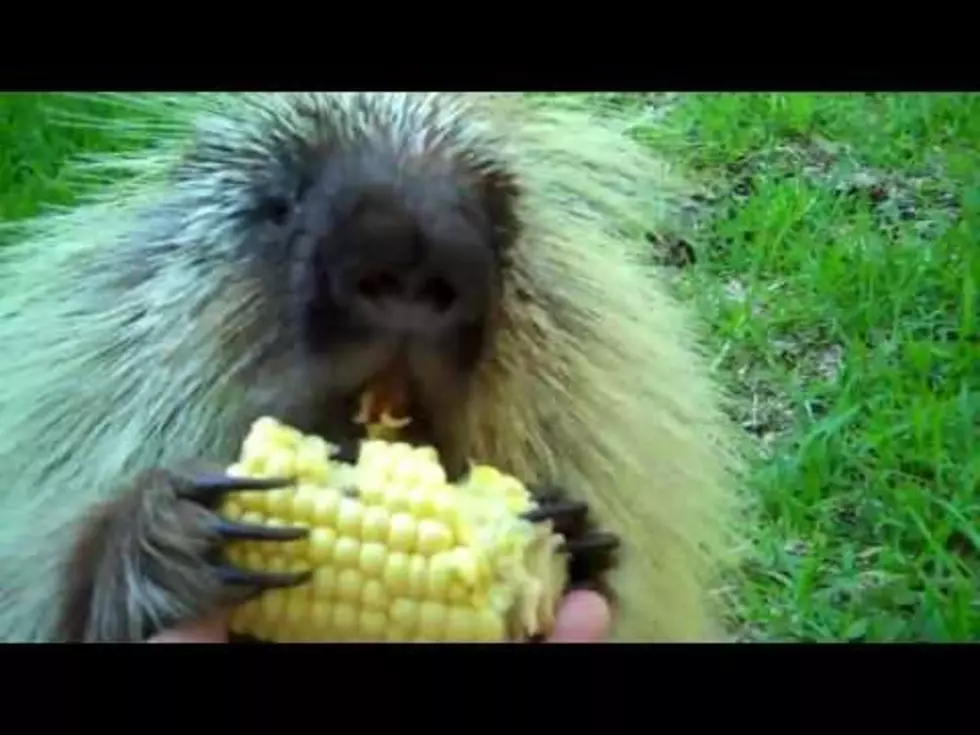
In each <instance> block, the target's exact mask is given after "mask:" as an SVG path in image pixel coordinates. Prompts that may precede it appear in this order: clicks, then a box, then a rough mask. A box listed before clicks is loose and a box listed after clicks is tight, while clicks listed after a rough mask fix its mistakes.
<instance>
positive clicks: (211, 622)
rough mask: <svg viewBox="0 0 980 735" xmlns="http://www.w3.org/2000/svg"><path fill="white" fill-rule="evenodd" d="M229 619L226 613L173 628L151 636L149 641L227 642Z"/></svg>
mask: <svg viewBox="0 0 980 735" xmlns="http://www.w3.org/2000/svg"><path fill="white" fill-rule="evenodd" d="M227 642H228V620H227V617H226V616H224V615H220V616H215V617H214V618H209V619H207V620H201V621H198V622H196V623H188V624H187V625H182V626H180V627H178V628H171V629H170V630H165V631H163V632H162V633H158V634H157V635H155V636H153V637H152V638H150V639H149V640H148V641H147V643H227Z"/></svg>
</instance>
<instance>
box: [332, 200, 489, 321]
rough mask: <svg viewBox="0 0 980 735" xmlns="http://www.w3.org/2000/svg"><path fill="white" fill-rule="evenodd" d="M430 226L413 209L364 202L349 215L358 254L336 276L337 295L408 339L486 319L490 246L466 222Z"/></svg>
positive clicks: (356, 311) (350, 307)
mask: <svg viewBox="0 0 980 735" xmlns="http://www.w3.org/2000/svg"><path fill="white" fill-rule="evenodd" d="M433 224H435V225H437V224H438V223H436V222H434V223H433ZM426 229H427V228H426V227H425V225H424V224H423V222H422V221H421V218H420V217H419V216H417V215H415V214H413V213H411V212H406V211H404V210H401V211H400V209H399V208H397V207H392V206H390V205H389V206H385V205H384V204H373V205H372V204H367V205H365V206H364V207H363V208H362V209H361V210H360V211H359V212H358V213H357V214H356V215H355V217H354V221H353V222H352V223H351V230H352V232H351V237H352V238H354V239H355V240H356V243H357V244H356V247H355V251H356V256H355V257H354V258H352V259H351V262H350V263H349V264H348V267H346V268H343V269H340V270H339V272H337V273H336V274H335V276H334V278H333V281H332V287H333V288H334V290H335V293H334V295H335V298H336V299H337V300H338V302H339V303H340V304H341V305H342V306H343V307H345V308H347V309H348V310H350V312H351V313H352V314H353V315H355V316H356V317H357V318H358V319H360V320H363V322H364V323H365V324H367V325H368V326H369V327H370V328H372V329H375V330H378V331H379V332H382V333H384V334H386V335H393V336H400V337H404V338H405V339H408V340H412V339H421V340H427V339H432V338H439V337H443V336H447V335H450V334H452V333H453V332H455V331H456V330H459V329H460V328H461V327H463V326H464V325H465V324H467V323H472V322H478V321H480V320H482V319H483V318H484V317H485V315H486V309H487V306H488V304H487V289H488V287H489V285H490V281H491V276H492V272H491V269H492V268H493V259H492V257H491V253H490V251H489V249H488V248H486V247H485V246H483V244H482V243H481V242H480V240H479V239H478V238H477V237H476V236H475V234H472V235H469V236H468V233H466V232H465V231H463V230H462V228H459V229H458V230H457V231H456V232H452V231H446V232H438V231H430V232H427V231H426Z"/></svg>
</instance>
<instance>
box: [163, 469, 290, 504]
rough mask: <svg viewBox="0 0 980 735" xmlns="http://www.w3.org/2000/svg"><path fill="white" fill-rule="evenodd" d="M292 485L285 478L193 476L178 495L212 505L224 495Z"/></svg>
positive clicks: (217, 475)
mask: <svg viewBox="0 0 980 735" xmlns="http://www.w3.org/2000/svg"><path fill="white" fill-rule="evenodd" d="M292 484H293V480H292V479H291V478H286V477H268V478H267V477H263V478H255V477H232V476H231V475H225V474H218V473H215V474H200V475H195V476H194V477H192V478H191V479H190V480H188V481H187V482H186V483H184V485H183V487H182V488H181V489H180V491H179V492H180V495H181V496H182V497H184V498H187V499H188V500H195V501H197V502H200V503H204V504H212V503H214V502H215V501H216V500H217V499H218V498H219V497H220V496H222V495H224V494H225V493H231V492H242V491H245V490H280V489H282V488H284V487H288V486H289V485H292Z"/></svg>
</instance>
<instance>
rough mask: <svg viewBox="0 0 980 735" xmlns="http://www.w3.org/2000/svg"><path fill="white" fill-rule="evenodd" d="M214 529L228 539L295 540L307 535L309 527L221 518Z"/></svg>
mask: <svg viewBox="0 0 980 735" xmlns="http://www.w3.org/2000/svg"><path fill="white" fill-rule="evenodd" d="M214 530H215V531H216V532H217V533H218V534H219V535H220V536H222V537H224V538H225V539H228V540H229V541H297V540H298V539H301V538H306V536H308V535H309V529H306V528H300V527H299V526H262V525H256V524H252V523H234V522H232V521H226V520H224V519H223V518H222V519H219V520H218V521H217V522H216V523H215V524H214Z"/></svg>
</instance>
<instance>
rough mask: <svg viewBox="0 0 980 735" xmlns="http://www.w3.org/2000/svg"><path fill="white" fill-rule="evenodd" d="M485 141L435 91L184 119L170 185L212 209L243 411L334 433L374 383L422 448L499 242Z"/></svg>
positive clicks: (292, 101) (282, 100) (447, 407)
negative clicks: (185, 141)
mask: <svg viewBox="0 0 980 735" xmlns="http://www.w3.org/2000/svg"><path fill="white" fill-rule="evenodd" d="M493 142H494V141H493V140H492V139H491V138H490V137H489V134H488V133H484V132H483V131H482V130H481V128H480V127H479V123H478V121H476V120H474V119H472V118H470V117H469V116H468V115H467V114H466V111H465V109H464V107H463V106H462V104H461V102H460V101H459V100H457V99H454V98H447V97H445V96H442V95H431V96H430V95H417V96H416V95H400V94H349V95H337V94H329V95H327V94H323V95H318V94H313V95H264V96H261V97H255V98H244V99H239V100H237V101H235V102H234V104H232V105H231V106H229V107H227V108H220V107H218V108H216V110H215V113H214V117H212V118H210V119H208V118H204V122H203V124H202V123H200V121H199V128H198V133H197V136H196V139H195V141H194V143H193V144H192V146H191V148H190V149H189V150H188V151H187V152H186V154H185V156H184V158H183V163H182V168H181V171H180V174H179V177H180V178H182V179H183V180H185V181H186V182H187V183H188V185H189V186H195V187H197V186H202V184H203V182H205V181H208V182H209V183H208V190H209V191H215V190H216V189H215V186H219V187H220V188H221V191H222V195H221V199H222V200H224V201H225V202H226V203H227V206H222V207H221V208H220V209H221V217H223V218H225V219H224V220H223V225H222V227H221V230H222V231H223V232H225V233H227V236H226V237H224V238H222V241H223V242H224V243H225V244H226V245H225V248H226V252H225V256H224V257H226V258H227V257H231V258H234V260H235V263H236V264H237V265H236V268H235V270H236V279H235V281H234V282H229V283H228V285H227V286H226V287H225V289H224V292H223V294H224V295H222V294H218V297H217V307H216V308H215V310H214V313H216V314H217V315H218V316H217V318H218V319H221V320H222V329H223V331H224V333H225V335H226V338H225V342H226V344H227V346H228V349H231V350H234V351H237V353H238V354H235V355H233V356H231V357H230V359H229V363H231V362H234V363H235V364H238V365H240V366H241V367H240V376H239V378H238V382H239V383H240V384H241V385H245V386H247V392H248V398H249V401H250V402H251V404H252V408H251V411H252V413H253V414H258V413H267V414H271V415H275V416H277V417H279V418H281V419H283V420H286V421H288V422H290V423H293V424H295V425H298V426H299V427H301V428H303V429H305V430H307V431H315V432H317V433H320V434H321V435H324V436H326V437H327V438H343V437H345V436H349V435H350V434H351V432H356V431H357V430H358V428H359V427H357V425H356V424H354V423H353V421H352V419H353V417H354V415H355V414H356V413H357V411H358V400H359V398H360V397H361V396H362V394H363V393H364V391H365V389H367V388H369V387H371V386H372V384H377V383H379V382H383V383H386V385H384V386H380V387H379V386H377V385H375V387H376V388H377V389H378V390H381V391H388V392H390V393H392V394H393V395H394V396H395V397H393V398H392V400H393V401H395V402H396V403H402V404H403V405H401V406H399V407H398V410H399V412H401V413H403V414H405V413H407V414H408V415H410V416H411V418H412V423H411V425H410V427H409V428H408V429H407V430H406V433H407V438H409V439H412V440H418V441H422V442H426V443H430V442H431V443H434V444H437V445H438V444H439V442H438V437H439V435H440V426H439V424H440V421H450V419H449V418H448V417H450V416H452V414H453V411H454V405H456V404H458V403H459V402H461V401H464V400H465V395H466V391H467V386H468V382H469V381H468V378H469V377H470V376H471V375H472V373H473V371H474V370H475V368H476V367H477V365H478V363H479V361H480V360H481V357H482V356H483V355H484V354H485V348H486V345H487V342H488V339H489V337H490V333H491V331H492V326H491V325H492V320H493V314H494V309H495V305H496V304H497V303H498V297H499V291H500V287H501V278H502V268H503V267H504V263H505V261H506V257H507V251H508V248H509V246H510V244H511V242H512V240H513V238H514V237H515V229H516V217H515V210H514V207H515V197H516V187H515V184H514V182H513V181H512V179H511V177H510V176H509V175H508V173H507V172H506V171H504V170H503V169H502V168H501V167H500V165H499V163H498V162H497V161H496V160H495V158H493V157H492V155H491V151H495V150H496V147H495V146H494V145H493ZM231 243H233V245H231ZM232 325H234V330H232ZM232 331H234V332H235V334H234V335H233V334H232V333H231V332H232ZM440 417H446V418H440ZM443 430H444V431H448V427H444V429H443Z"/></svg>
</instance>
